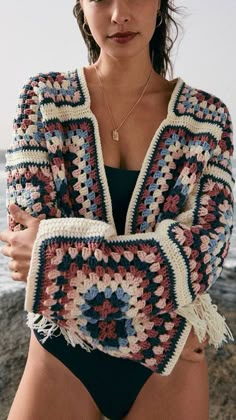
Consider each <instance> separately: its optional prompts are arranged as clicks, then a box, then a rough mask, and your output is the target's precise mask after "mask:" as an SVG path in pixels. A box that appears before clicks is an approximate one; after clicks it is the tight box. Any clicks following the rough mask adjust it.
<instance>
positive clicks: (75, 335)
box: [26, 312, 95, 352]
mask: <svg viewBox="0 0 236 420" xmlns="http://www.w3.org/2000/svg"><path fill="white" fill-rule="evenodd" d="M26 325H27V326H28V327H29V328H30V329H31V330H37V331H38V332H39V333H42V334H43V335H44V338H42V339H41V340H40V341H41V342H42V343H45V341H46V340H47V339H48V338H49V337H52V336H54V337H59V336H60V335H61V334H62V335H63V336H64V338H65V339H66V341H67V343H68V344H70V345H71V346H72V347H75V346H76V345H77V344H79V345H80V346H81V347H82V348H83V349H85V350H87V351H88V352H90V351H91V350H93V349H94V348H95V347H94V346H93V345H92V344H88V343H87V342H85V341H84V340H83V339H82V338H81V335H80V333H79V330H68V329H65V328H63V327H61V326H59V325H58V324H56V323H55V322H53V320H50V319H48V318H46V317H45V316H43V315H40V314H34V313H32V312H28V314H27V322H26ZM58 328H59V329H60V332H59V334H54V333H55V331H56V330H57V329H58Z"/></svg>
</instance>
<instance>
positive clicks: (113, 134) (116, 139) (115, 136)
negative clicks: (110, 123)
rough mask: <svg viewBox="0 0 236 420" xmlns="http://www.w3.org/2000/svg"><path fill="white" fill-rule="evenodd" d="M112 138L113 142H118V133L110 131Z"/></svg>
mask: <svg viewBox="0 0 236 420" xmlns="http://www.w3.org/2000/svg"><path fill="white" fill-rule="evenodd" d="M112 138H113V140H115V141H119V140H120V139H119V133H118V131H117V130H113V131H112Z"/></svg>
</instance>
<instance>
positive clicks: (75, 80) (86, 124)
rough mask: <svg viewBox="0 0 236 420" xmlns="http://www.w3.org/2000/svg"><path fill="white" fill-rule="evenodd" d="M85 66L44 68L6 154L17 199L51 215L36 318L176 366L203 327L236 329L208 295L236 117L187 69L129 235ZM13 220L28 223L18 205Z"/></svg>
mask: <svg viewBox="0 0 236 420" xmlns="http://www.w3.org/2000/svg"><path fill="white" fill-rule="evenodd" d="M90 103H91V99H90V95H89V90H88V87H87V83H86V78H85V74H84V70H83V68H82V69H79V70H75V71H70V72H65V73H59V72H51V73H48V74H41V73H40V74H39V75H37V76H35V77H32V78H31V79H30V80H29V81H28V82H27V83H26V84H25V86H24V87H23V89H22V91H21V93H20V97H19V103H18V110H17V115H16V118H15V121H14V137H13V141H12V144H11V145H10V146H9V148H8V150H7V153H6V172H7V207H8V206H9V204H10V203H13V202H14V203H17V204H18V205H19V206H20V207H21V208H22V209H23V210H26V211H27V212H28V213H30V214H31V215H32V216H35V217H39V218H40V219H41V221H40V225H39V230H38V234H37V238H36V241H35V243H34V247H33V253H32V258H31V265H30V270H29V274H28V278H27V287H26V297H25V310H26V311H27V312H28V321H27V324H28V326H29V327H30V328H31V329H37V330H38V331H40V332H43V334H44V336H45V338H44V341H45V340H47V339H50V336H52V335H53V334H54V332H55V330H56V329H57V327H58V326H59V328H60V333H61V334H63V336H64V337H65V338H66V340H67V341H68V343H70V344H71V345H72V346H75V345H81V346H82V347H84V348H85V349H86V350H88V351H91V350H92V349H94V348H97V349H99V350H101V351H103V352H105V353H108V354H110V355H112V356H115V357H123V358H129V359H131V360H133V361H136V362H138V363H142V364H144V365H145V366H147V367H148V368H150V369H152V370H153V371H155V372H158V373H160V374H163V375H168V374H170V373H171V371H172V369H173V367H174V366H175V364H176V362H177V360H178V358H179V355H180V353H181V351H182V349H183V347H184V344H185V342H186V340H187V337H188V335H189V332H190V330H191V328H192V326H193V327H194V330H195V333H196V334H197V336H198V338H199V340H200V341H202V340H203V339H204V336H205V334H206V333H207V334H208V335H209V342H210V343H212V344H213V345H215V347H218V346H219V345H221V344H222V342H223V341H227V339H228V338H230V339H233V337H232V334H231V332H230V331H229V329H228V327H227V325H226V323H225V319H224V317H222V316H221V315H220V314H219V313H218V312H217V307H216V306H215V305H213V304H212V303H211V298H210V296H209V294H208V293H207V292H208V290H209V288H210V287H211V286H212V285H213V284H214V282H215V281H216V280H217V278H218V277H219V275H220V273H221V270H222V266H223V262H224V260H225V258H226V256H227V253H228V249H229V244H230V236H231V233H232V226H233V195H232V189H233V185H234V180H233V178H232V168H231V157H232V154H233V145H232V123H231V118H230V114H229V111H228V109H227V107H226V105H225V104H224V103H223V102H222V101H221V100H220V99H219V98H217V97H215V96H214V95H212V94H209V93H207V92H204V91H202V90H199V89H195V88H192V87H191V86H189V85H187V84H186V83H185V82H184V81H183V80H182V79H181V78H178V79H177V83H176V86H175V88H174V91H173V93H172V95H171V99H170V102H169V105H168V114H167V117H166V118H165V119H164V120H163V122H162V123H161V125H160V126H159V127H158V128H157V130H156V132H155V134H154V136H153V138H152V140H151V143H150V146H149V149H148V151H147V153H146V156H145V158H144V161H143V164H142V168H141V171H140V174H139V176H138V180H137V183H136V186H135V189H134V192H133V195H132V198H131V201H130V204H129V208H128V213H127V218H126V226H125V234H124V235H120V236H118V235H117V233H116V228H115V224H114V220H113V214H112V205H111V198H110V193H109V188H108V183H107V179H106V174H105V169H104V162H103V156H102V149H101V142H100V136H99V127H98V122H97V120H96V117H95V115H94V114H93V113H92V111H91V108H90ZM8 226H9V228H10V229H11V230H17V229H22V228H23V226H21V225H18V224H16V223H15V222H14V220H13V219H12V218H11V216H10V214H9V213H8Z"/></svg>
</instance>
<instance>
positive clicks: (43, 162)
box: [6, 78, 60, 231]
mask: <svg viewBox="0 0 236 420" xmlns="http://www.w3.org/2000/svg"><path fill="white" fill-rule="evenodd" d="M38 79H40V78H38ZM37 85H38V81H36V78H31V79H30V80H29V81H28V82H27V83H26V84H25V85H24V86H23V89H22V90H21V92H20V95H19V101H18V105H17V113H16V117H15V119H14V125H13V140H12V143H11V145H10V147H9V148H8V150H7V153H6V174H7V194H6V203H7V210H8V216H7V222H8V227H9V228H10V230H12V231H13V230H20V229H24V226H23V225H20V224H18V223H16V222H15V221H14V219H13V218H12V217H11V215H10V212H9V205H10V204H11V203H15V204H17V205H18V206H19V207H21V209H22V210H26V211H27V213H29V214H31V215H32V216H34V217H38V218H39V219H46V218H52V217H60V209H58V208H57V200H56V198H57V197H56V188H55V184H54V180H53V176H52V171H51V167H50V164H49V159H48V152H47V147H46V140H45V133H44V128H43V124H42V115H41V112H40V108H39V101H38V95H37V93H36V92H35V87H36V86H37Z"/></svg>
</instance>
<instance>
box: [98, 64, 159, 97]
mask: <svg viewBox="0 0 236 420" xmlns="http://www.w3.org/2000/svg"><path fill="white" fill-rule="evenodd" d="M95 65H96V68H97V69H98V71H99V73H100V75H101V77H102V81H103V83H104V85H105V87H106V89H107V90H108V91H112V90H114V88H115V90H116V92H119V94H121V95H124V94H126V95H137V91H139V90H140V89H142V88H143V86H144V85H145V83H146V81H147V79H148V76H149V74H150V71H151V69H152V63H151V60H150V59H146V60H145V61H144V60H143V61H141V62H140V59H139V60H137V59H136V60H135V58H134V57H132V59H130V60H127V59H126V60H123V61H121V60H115V59H103V58H102V57H99V59H98V61H97V62H96V63H95ZM94 70H95V69H94ZM153 73H155V72H153ZM150 82H151V80H150ZM150 84H151V83H150Z"/></svg>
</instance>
